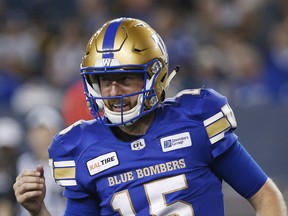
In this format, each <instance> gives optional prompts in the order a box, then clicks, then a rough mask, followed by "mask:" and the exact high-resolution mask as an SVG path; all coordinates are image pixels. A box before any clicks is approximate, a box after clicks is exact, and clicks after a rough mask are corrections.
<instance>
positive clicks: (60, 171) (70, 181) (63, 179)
mask: <svg viewBox="0 0 288 216" xmlns="http://www.w3.org/2000/svg"><path fill="white" fill-rule="evenodd" d="M49 166H50V168H51V171H52V175H53V178H54V179H55V181H56V182H57V183H58V184H59V185H61V186H75V185H77V182H76V179H75V178H76V164H75V161H74V160H67V161H53V160H52V159H49Z"/></svg>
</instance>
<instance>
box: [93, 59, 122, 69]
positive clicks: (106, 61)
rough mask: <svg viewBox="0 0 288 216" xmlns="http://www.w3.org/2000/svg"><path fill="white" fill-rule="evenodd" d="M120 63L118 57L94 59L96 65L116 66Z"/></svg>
mask: <svg viewBox="0 0 288 216" xmlns="http://www.w3.org/2000/svg"><path fill="white" fill-rule="evenodd" d="M117 65H120V63H119V60H118V59H113V58H102V59H98V60H97V61H96V64H95V66H96V67H110V66H117Z"/></svg>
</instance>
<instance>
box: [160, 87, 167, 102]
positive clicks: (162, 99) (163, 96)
mask: <svg viewBox="0 0 288 216" xmlns="http://www.w3.org/2000/svg"><path fill="white" fill-rule="evenodd" d="M165 96H166V92H165V90H163V91H162V93H161V96H160V100H161V101H164V100H165Z"/></svg>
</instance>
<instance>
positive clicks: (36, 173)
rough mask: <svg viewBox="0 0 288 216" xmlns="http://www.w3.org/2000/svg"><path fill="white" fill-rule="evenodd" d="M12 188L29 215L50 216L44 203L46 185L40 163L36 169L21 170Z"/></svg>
mask: <svg viewBox="0 0 288 216" xmlns="http://www.w3.org/2000/svg"><path fill="white" fill-rule="evenodd" d="M13 189H14V192H15V196H16V199H17V202H18V203H19V204H20V205H22V206H23V207H24V208H25V209H26V210H27V211H28V212H29V213H30V215H31V216H50V213H49V211H48V209H47V208H46V206H45V203H44V198H45V194H46V185H45V177H44V169H43V166H42V165H38V166H37V168H36V170H29V171H22V172H21V173H20V174H19V175H18V176H17V178H16V182H15V184H14V185H13Z"/></svg>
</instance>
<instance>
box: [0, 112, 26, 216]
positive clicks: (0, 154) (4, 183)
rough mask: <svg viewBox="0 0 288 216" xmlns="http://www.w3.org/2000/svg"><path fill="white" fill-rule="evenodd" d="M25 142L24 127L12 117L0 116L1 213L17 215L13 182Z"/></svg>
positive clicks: (6, 215)
mask: <svg viewBox="0 0 288 216" xmlns="http://www.w3.org/2000/svg"><path fill="white" fill-rule="evenodd" d="M21 144H23V128H22V127H21V124H20V123H19V122H18V121H17V120H16V119H14V118H12V117H1V118H0V209H1V213H0V215H3V216H14V215H15V213H16V212H15V208H14V206H15V203H16V200H15V197H14V191H13V184H14V181H15V178H16V176H17V173H16V160H17V157H18V153H19V147H20V146H21Z"/></svg>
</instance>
